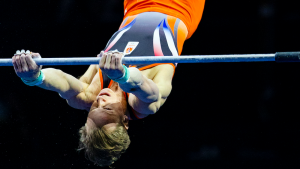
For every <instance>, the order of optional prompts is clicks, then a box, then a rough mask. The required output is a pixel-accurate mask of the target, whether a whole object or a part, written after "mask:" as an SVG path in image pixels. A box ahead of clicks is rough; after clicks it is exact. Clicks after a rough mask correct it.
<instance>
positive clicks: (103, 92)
mask: <svg viewBox="0 0 300 169" xmlns="http://www.w3.org/2000/svg"><path fill="white" fill-rule="evenodd" d="M102 95H106V96H110V94H109V93H108V92H107V91H104V90H102V91H101V92H100V94H99V96H102Z"/></svg>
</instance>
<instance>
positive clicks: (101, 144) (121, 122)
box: [78, 88, 130, 167]
mask: <svg viewBox="0 0 300 169" xmlns="http://www.w3.org/2000/svg"><path fill="white" fill-rule="evenodd" d="M126 111H127V102H126V98H125V97H124V96H123V95H122V92H121V91H113V90H111V89H109V88H105V89H103V90H101V92H100V94H99V95H98V96H97V98H96V100H95V101H94V102H93V104H92V106H91V108H90V111H89V114H88V117H87V121H86V123H85V126H83V127H81V129H80V130H79V135H80V140H79V148H78V150H84V151H85V155H86V157H87V158H88V159H89V160H91V161H92V162H94V163H95V164H96V165H99V166H102V167H104V166H110V165H112V164H113V163H114V162H115V161H116V160H118V159H119V158H120V156H121V154H122V153H124V152H125V151H126V149H127V148H128V147H129V144H130V139H129V135H128V133H127V130H128V121H129V119H128V117H127V116H126V115H125V114H126V113H127V112H126Z"/></svg>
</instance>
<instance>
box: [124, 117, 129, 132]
mask: <svg viewBox="0 0 300 169" xmlns="http://www.w3.org/2000/svg"><path fill="white" fill-rule="evenodd" d="M128 122H129V119H128V117H127V116H126V115H124V116H123V125H124V127H125V129H126V130H128V129H129V126H128Z"/></svg>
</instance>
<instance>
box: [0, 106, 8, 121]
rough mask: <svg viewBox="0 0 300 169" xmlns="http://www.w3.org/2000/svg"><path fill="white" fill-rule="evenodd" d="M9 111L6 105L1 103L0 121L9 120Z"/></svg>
mask: <svg viewBox="0 0 300 169" xmlns="http://www.w3.org/2000/svg"><path fill="white" fill-rule="evenodd" d="M8 113H9V111H8V109H7V108H6V107H5V106H4V104H3V103H2V102H1V101H0V121H5V120H7V119H8Z"/></svg>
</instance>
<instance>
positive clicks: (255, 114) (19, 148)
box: [0, 0, 300, 169]
mask: <svg viewBox="0 0 300 169" xmlns="http://www.w3.org/2000/svg"><path fill="white" fill-rule="evenodd" d="M297 4H298V3H297V1H292V0H286V1H279V0H259V1H258V0H255V1H253V0H251V1H250V0H243V1H241V0H232V1H224V0H208V1H207V2H206V5H205V9H204V13H203V18H202V21H201V23H200V25H199V27H198V30H197V31H196V32H195V34H194V35H193V36H192V38H191V39H189V40H187V41H186V43H185V45H184V49H183V53H182V54H183V55H200V54H250V53H275V52H282V51H300V46H299V42H298V39H299V37H300V33H299V30H300V25H299V23H300V12H299V9H298V5H297ZM122 19H123V1H122V0H89V1H79V0H60V1H58V0H43V1H36V0H35V1H34V0H27V1H21V0H1V1H0V57H1V58H10V57H12V55H13V54H14V53H15V51H16V50H20V49H26V50H27V49H29V50H31V51H35V52H39V53H40V54H41V55H42V57H44V58H47V57H83V56H87V57H88V56H89V57H91V56H96V54H98V53H99V52H100V51H101V50H102V49H103V48H104V47H105V45H106V43H107V41H108V40H109V38H110V36H111V35H112V34H113V33H114V32H115V31H116V30H117V29H118V27H119V25H120V23H121V21H122ZM44 67H47V66H44ZM87 67H88V66H59V67H55V68H57V69H61V70H63V71H64V72H66V73H69V74H72V75H74V76H75V77H78V76H80V75H82V74H83V73H84V72H85V70H86V69H87ZM298 68H299V64H298V63H267V62H265V63H213V64H179V65H178V67H177V69H176V73H175V76H174V79H173V90H172V93H171V95H170V96H169V98H168V101H167V102H166V103H165V105H164V106H163V107H162V108H161V109H160V111H159V112H158V113H157V114H155V115H153V116H149V117H147V118H145V119H143V120H139V121H131V122H130V129H129V135H130V137H131V141H132V143H131V145H130V147H129V149H128V150H127V152H126V153H125V154H123V155H122V156H121V159H120V160H119V161H118V162H117V163H116V164H115V165H114V166H115V167H117V168H124V169H126V168H130V169H141V168H143V169H154V168H155V169H165V168H171V169H177V168H202V169H215V168H222V169H223V168H230V169H233V168H237V169H248V168H249V169H250V168H251V169H252V168H255V169H268V168H289V169H293V168H297V169H298V168H300V155H299V150H300V146H299V141H300V137H299V134H300V125H299V116H298V115H299V112H300V111H299V110H300V107H299V106H298V105H299V101H300V99H299V94H300V92H299V87H298V86H299V85H300V82H299V80H298V78H299V76H298V72H299V70H298ZM0 72H1V75H2V77H1V80H0V82H1V83H0V168H1V169H10V168H78V169H79V168H80V169H83V168H98V167H96V166H94V165H93V164H92V163H91V162H89V161H88V160H86V159H85V157H84V154H83V153H82V152H80V153H78V152H77V151H76V148H77V147H78V138H79V137H78V129H79V128H80V127H81V126H83V125H84V123H85V120H86V116H87V113H85V112H83V111H79V110H76V109H73V108H71V107H69V106H68V105H67V104H66V101H65V100H63V99H61V98H60V97H59V96H58V94H57V93H54V92H51V91H46V90H43V89H40V88H38V87H29V86H26V85H25V84H23V83H22V81H21V80H20V78H18V77H17V76H16V74H15V72H14V70H13V68H12V67H0Z"/></svg>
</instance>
